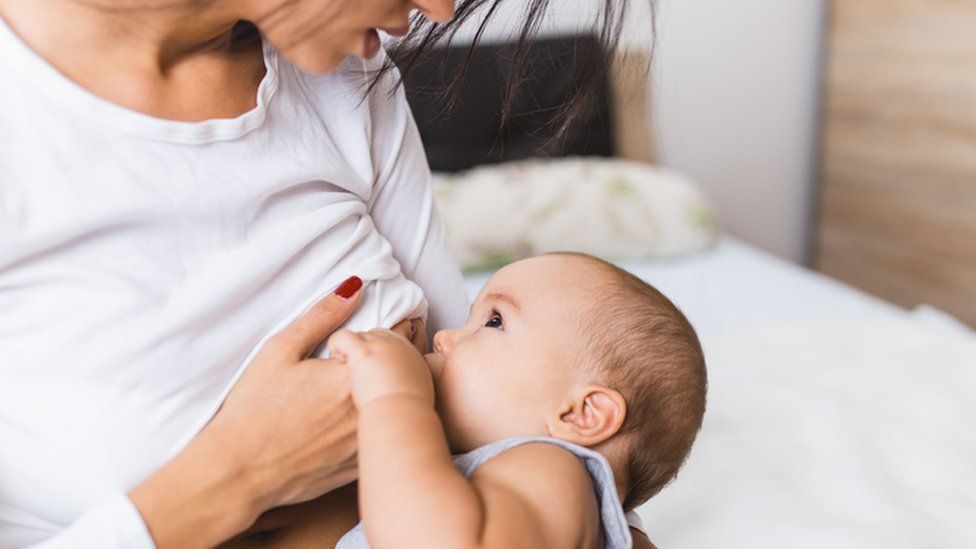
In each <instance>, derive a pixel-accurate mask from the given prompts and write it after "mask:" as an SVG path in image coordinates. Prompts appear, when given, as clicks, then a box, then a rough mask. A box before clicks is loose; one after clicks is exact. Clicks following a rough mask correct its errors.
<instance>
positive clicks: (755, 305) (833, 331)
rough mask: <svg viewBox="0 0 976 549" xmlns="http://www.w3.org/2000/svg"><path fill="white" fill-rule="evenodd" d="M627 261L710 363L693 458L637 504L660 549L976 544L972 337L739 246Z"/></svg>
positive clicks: (472, 278) (475, 281) (725, 240)
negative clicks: (667, 303)
mask: <svg viewBox="0 0 976 549" xmlns="http://www.w3.org/2000/svg"><path fill="white" fill-rule="evenodd" d="M620 264H621V266H623V267H625V268H627V269H628V270H630V271H631V272H633V273H635V274H637V275H638V276H640V277H642V278H643V279H645V280H647V281H649V282H651V283H652V284H654V285H655V286H656V287H658V288H659V289H660V290H661V291H663V292H664V293H665V294H667V295H668V296H669V297H671V299H672V300H673V301H674V302H675V303H676V304H677V305H678V306H679V307H680V308H681V309H682V310H683V311H684V312H685V314H686V315H687V316H688V318H689V320H691V322H692V323H693V324H694V325H695V326H696V328H697V330H698V332H699V335H700V337H701V340H702V345H703V347H704V350H705V355H706V361H707V363H708V368H709V405H708V411H707V413H706V417H705V424H704V426H703V428H702V432H701V434H700V435H699V439H698V442H697V443H696V447H695V449H694V450H693V452H692V455H691V457H690V458H689V460H688V462H687V464H686V466H685V468H684V469H683V470H682V472H681V474H680V475H679V478H678V480H677V481H676V482H675V483H673V484H672V485H670V486H668V487H667V488H665V489H664V491H662V492H661V494H659V495H658V496H656V497H654V498H653V499H652V500H651V501H649V502H647V503H646V504H644V505H643V506H642V507H641V508H639V509H638V513H639V514H640V515H641V516H642V517H643V518H644V520H645V522H646V525H647V528H648V531H649V533H650V536H651V539H652V540H653V541H654V542H655V543H656V544H657V545H658V546H660V547H662V549H668V548H678V547H702V548H705V547H708V548H712V547H723V548H726V547H749V548H756V547H770V548H772V547H776V548H782V547H790V548H805V547H810V548H813V547H817V548H818V549H819V548H822V547H841V548H843V547H851V548H855V547H856V548H863V547H878V548H881V547H884V548H889V549H890V548H900V547H904V548H909V547H911V548H916V547H940V548H954V547H959V548H962V547H976V520H974V519H976V466H974V464H976V335H974V334H973V332H971V331H970V330H969V329H968V328H966V327H964V326H962V325H961V324H958V323H955V322H953V321H952V320H951V319H950V318H948V317H945V316H942V315H939V314H938V313H935V314H933V313H932V312H931V311H928V312H925V311H906V310H903V309H900V308H898V307H895V306H893V305H891V304H888V303H886V302H884V301H881V300H879V299H876V298H874V297H871V296H869V295H867V294H865V293H862V292H859V291H857V290H855V289H853V288H850V287H848V286H846V285H844V284H841V283H839V282H836V281H834V280H832V279H830V278H827V277H825V276H822V275H820V274H817V273H814V272H811V271H808V270H805V269H803V268H800V267H798V266H795V265H793V264H791V263H788V262H785V261H782V260H779V259H777V258H774V257H772V256H770V255H768V254H765V253H763V252H761V251H758V250H756V249H754V248H752V247H750V246H748V245H747V244H744V243H742V242H740V241H737V240H735V239H734V238H731V237H722V238H721V239H720V240H719V241H718V243H717V245H716V246H715V247H714V248H713V249H711V250H709V251H707V252H704V253H699V254H695V255H691V256H687V257H683V258H676V259H671V260H664V261H638V262H622V263H620ZM486 279H487V274H474V275H469V276H468V277H467V283H468V290H469V293H471V295H472V297H473V296H474V295H475V294H476V293H477V291H478V289H479V288H480V287H481V286H482V285H483V283H484V281H485V280H486Z"/></svg>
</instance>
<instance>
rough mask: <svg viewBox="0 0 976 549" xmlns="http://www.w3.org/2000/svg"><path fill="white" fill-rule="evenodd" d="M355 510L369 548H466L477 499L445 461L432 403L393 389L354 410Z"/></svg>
mask: <svg viewBox="0 0 976 549" xmlns="http://www.w3.org/2000/svg"><path fill="white" fill-rule="evenodd" d="M359 414H360V415H359V474H360V479H359V491H360V503H359V504H360V509H361V510H362V516H363V524H364V526H365V528H366V534H367V537H368V538H369V540H370V544H371V545H372V546H373V547H377V548H385V547H393V546H396V547H408V546H411V545H415V546H418V547H420V546H423V547H462V548H463V547H471V546H474V545H476V544H477V541H478V534H479V532H480V531H481V527H482V522H483V520H484V517H483V512H482V511H483V510H482V505H481V503H480V497H479V496H478V493H477V491H476V490H475V489H474V487H473V486H472V485H471V484H470V483H469V482H468V480H467V479H466V478H465V477H464V476H462V475H461V474H460V473H459V472H458V471H457V470H456V469H455V468H454V465H453V462H452V460H451V452H450V449H449V447H448V445H447V441H446V439H445V437H444V432H443V428H442V426H441V423H440V420H439V419H438V417H437V414H436V413H435V411H434V409H433V407H432V406H431V405H430V404H429V403H427V402H424V401H423V400H421V399H419V398H415V397H411V396H404V395H393V396H389V397H384V398H380V399H378V400H375V401H373V402H370V403H368V404H367V405H366V406H364V407H362V408H361V409H360V412H359Z"/></svg>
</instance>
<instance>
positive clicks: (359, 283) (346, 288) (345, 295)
mask: <svg viewBox="0 0 976 549" xmlns="http://www.w3.org/2000/svg"><path fill="white" fill-rule="evenodd" d="M362 287H363V279H361V278H359V277H358V276H350V277H349V278H347V279H346V280H345V282H343V283H342V284H339V287H338V288H336V289H335V295H337V296H339V297H341V298H342V299H349V298H350V297H352V296H353V294H355V293H356V292H358V291H359V289H360V288H362Z"/></svg>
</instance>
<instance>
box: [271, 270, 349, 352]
mask: <svg viewBox="0 0 976 549" xmlns="http://www.w3.org/2000/svg"><path fill="white" fill-rule="evenodd" d="M362 287H363V281H362V279H360V278H359V277H358V276H351V277H349V278H347V279H346V280H345V281H344V282H343V283H342V284H340V285H339V287H337V288H336V289H335V290H334V291H333V292H332V293H331V294H329V295H327V296H326V297H324V298H322V299H320V300H319V301H318V302H317V303H316V304H315V305H312V307H311V308H309V310H307V311H305V313H303V314H302V315H301V316H300V317H298V318H297V319H295V320H294V321H293V322H292V323H291V324H289V325H288V326H287V327H285V329H284V330H282V331H281V332H279V333H278V335H276V336H275V339H276V340H278V341H277V342H276V346H277V345H280V347H278V351H279V352H281V353H285V354H287V355H288V356H290V357H292V358H294V359H295V360H301V359H303V358H305V357H307V356H308V354H309V353H311V352H312V350H313V349H315V347H316V346H318V344H319V343H321V342H322V340H323V339H325V338H326V337H328V336H329V334H331V333H332V332H333V331H335V329H336V328H338V327H339V326H340V325H341V324H342V323H343V322H345V321H346V319H347V318H349V315H350V314H351V313H352V312H353V310H355V308H356V304H357V303H358V302H359V296H360V294H361V292H360V290H361V289H362Z"/></svg>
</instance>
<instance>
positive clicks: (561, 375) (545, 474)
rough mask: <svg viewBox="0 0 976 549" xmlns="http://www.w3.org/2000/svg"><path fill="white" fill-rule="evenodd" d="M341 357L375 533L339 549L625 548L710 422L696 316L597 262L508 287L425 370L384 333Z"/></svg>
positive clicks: (441, 342) (429, 358)
mask: <svg viewBox="0 0 976 549" xmlns="http://www.w3.org/2000/svg"><path fill="white" fill-rule="evenodd" d="M328 346H329V349H330V351H331V352H332V354H333V356H335V357H336V358H338V359H339V360H342V361H345V362H346V363H347V364H348V366H349V368H350V376H351V380H352V392H353V399H354V400H355V402H356V405H357V407H358V410H359V422H360V423H359V435H358V436H359V474H360V480H359V506H360V516H361V518H362V523H361V524H360V525H359V526H357V527H356V528H355V529H353V530H352V531H350V532H349V533H347V534H346V535H345V536H344V537H343V538H342V539H341V540H340V542H339V544H338V545H337V547H340V548H343V549H349V548H354V547H368V546H369V545H372V546H375V547H452V548H465V547H506V548H509V547H608V548H623V547H628V548H629V547H630V546H631V538H630V533H629V531H628V528H627V524H626V521H625V519H624V511H625V510H631V509H633V508H634V507H636V506H638V505H640V504H641V503H643V502H644V501H646V500H647V499H648V498H650V497H651V496H653V495H654V494H656V493H657V492H658V491H659V490H661V488H662V487H664V485H666V484H667V483H668V482H669V481H670V480H672V479H673V478H674V477H675V475H676V474H677V472H678V469H679V468H680V466H681V464H682V463H683V462H684V460H685V458H686V457H687V455H688V453H689V451H690V449H691V446H692V442H693V441H694V439H695V435H696V434H697V432H698V430H699V427H700V426H701V422H702V416H703V414H704V411H705V392H706V373H705V364H704V359H703V355H702V351H701V347H700V345H699V343H698V338H697V336H696V335H695V332H694V330H693V329H692V327H691V325H690V324H689V323H688V321H687V320H686V319H685V317H684V315H682V313H681V312H680V311H679V310H678V309H677V308H676V307H675V306H674V305H673V304H672V303H671V302H670V301H669V300H668V299H667V298H665V297H664V296H663V295H661V293H660V292H658V291H657V290H655V289H654V288H652V287H651V286H650V285H648V284H646V283H645V282H643V281H641V280H640V279H638V278H637V277H635V276H633V275H631V274H629V273H627V272H626V271H623V270H621V269H619V268H617V267H615V266H613V265H611V264H609V263H606V262H604V261H602V260H599V259H597V258H594V257H591V256H587V255H583V254H575V253H554V254H546V255H542V256H538V257H534V258H531V259H526V260H523V261H519V262H516V263H513V264H511V265H508V266H507V267H505V268H503V269H501V270H499V271H498V272H497V273H496V274H495V275H494V276H492V277H491V279H490V280H489V281H488V283H487V284H486V285H485V287H484V289H483V290H482V291H481V294H480V295H479V296H478V298H477V300H476V301H475V303H474V305H473V306H472V309H471V313H470V316H469V318H468V321H467V323H466V324H465V325H464V326H462V327H460V328H457V329H454V330H443V331H441V332H438V333H437V335H436V336H435V337H434V352H433V353H430V354H427V355H426V356H422V355H421V354H420V353H419V352H418V351H417V350H416V348H415V347H414V346H413V345H412V344H411V343H409V342H408V341H407V340H406V339H404V338H403V337H402V336H401V335H399V334H395V333H393V332H390V331H388V330H373V331H370V332H364V333H355V332H351V331H348V330H341V331H339V332H336V333H335V334H334V335H333V336H332V337H331V338H330V339H329V341H328ZM435 395H436V398H435ZM464 452H467V453H466V454H464V455H460V456H457V457H455V458H454V459H453V460H452V457H451V456H452V454H459V453H464ZM367 539H368V540H369V541H368V543H367Z"/></svg>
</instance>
